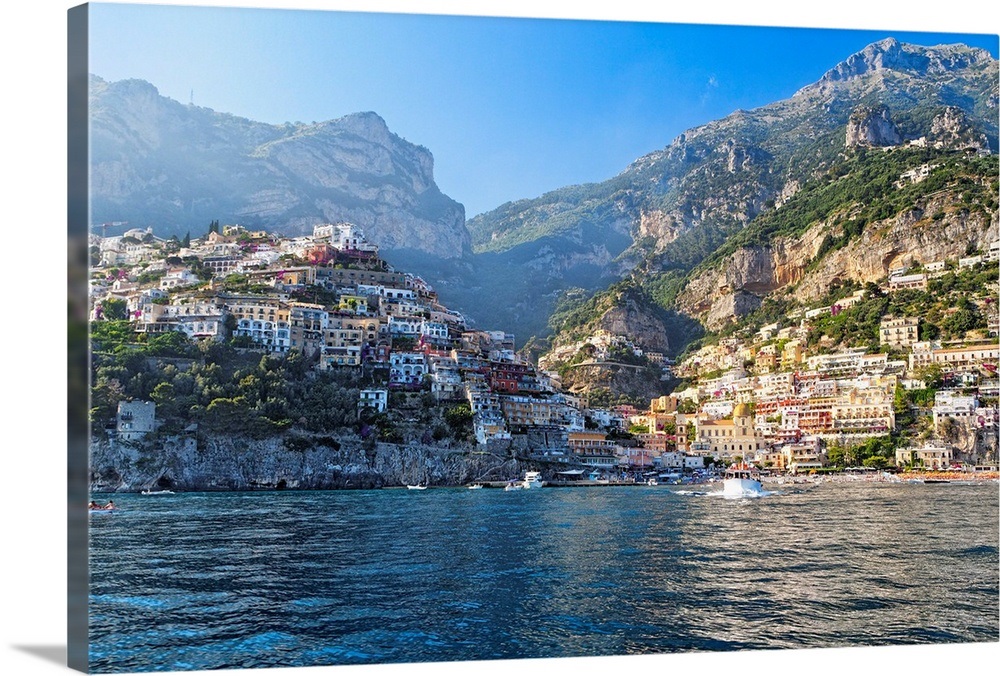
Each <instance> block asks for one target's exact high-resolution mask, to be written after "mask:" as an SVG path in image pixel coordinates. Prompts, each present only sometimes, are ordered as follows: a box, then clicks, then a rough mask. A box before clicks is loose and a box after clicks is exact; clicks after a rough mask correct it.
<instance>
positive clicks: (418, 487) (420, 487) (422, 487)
mask: <svg viewBox="0 0 1000 676" xmlns="http://www.w3.org/2000/svg"><path fill="white" fill-rule="evenodd" d="M406 487H407V488H408V489H410V490H411V491H425V490H427V486H425V485H424V484H417V485H415V486H411V485H410V484H407V485H406Z"/></svg>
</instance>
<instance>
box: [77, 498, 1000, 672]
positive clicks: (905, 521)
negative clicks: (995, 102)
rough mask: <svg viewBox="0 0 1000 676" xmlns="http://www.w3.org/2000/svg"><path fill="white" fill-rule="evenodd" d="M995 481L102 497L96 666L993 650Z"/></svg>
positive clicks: (96, 551)
mask: <svg viewBox="0 0 1000 676" xmlns="http://www.w3.org/2000/svg"><path fill="white" fill-rule="evenodd" d="M706 490H711V489H706ZM998 495H1000V492H998V485H997V484H996V483H991V484H983V485H973V484H954V483H953V484H943V485H942V484H936V485H932V484H926V485H924V484H872V483H860V484H819V485H815V486H814V485H794V486H782V487H779V490H778V492H777V493H775V494H773V495H769V496H767V497H763V498H757V499H744V500H726V499H722V498H719V497H717V496H713V495H705V494H703V493H701V492H699V491H690V490H680V487H666V486H658V487H645V486H642V487H616V486H612V487H595V488H559V489H556V488H543V489H539V490H528V491H524V490H522V491H514V492H505V491H502V490H496V489H483V490H477V491H470V490H468V489H464V488H447V489H443V488H442V489H437V488H432V489H428V490H425V491H407V490H405V489H398V490H397V489H384V490H373V491H329V492H318V491H317V492H295V491H281V492H267V493H264V492H256V493H177V494H174V495H148V496H144V495H139V494H116V495H113V496H107V495H96V496H94V497H95V498H96V499H98V500H100V501H104V500H107V499H108V498H109V497H113V498H114V501H115V503H116V505H118V507H119V509H118V510H116V511H115V512H113V513H108V514H92V515H91V516H90V542H91V557H90V566H91V589H90V641H91V649H90V659H91V669H92V671H94V672H103V673H112V672H131V671H180V670H195V669H220V668H236V667H239V668H252V667H279V666H310V665H336V664H372V663H396V662H428V661H455V660H486V659H505V658H528V657H565V656H597V655H628V654H644V653H671V652H679V651H730V650H745V649H778V648H819V647H835V646H856V645H895V644H917V643H960V642H983V641H997V639H998V633H1000V627H998V612H997V608H998V600H1000V591H998V588H1000V583H998V575H1000V573H998V570H1000V567H998V524H1000V516H998Z"/></svg>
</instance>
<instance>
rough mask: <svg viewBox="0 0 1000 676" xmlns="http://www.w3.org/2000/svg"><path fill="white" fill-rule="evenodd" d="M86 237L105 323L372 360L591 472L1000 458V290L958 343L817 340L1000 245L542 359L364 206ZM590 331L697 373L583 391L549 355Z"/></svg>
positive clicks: (994, 252)
mask: <svg viewBox="0 0 1000 676" xmlns="http://www.w3.org/2000/svg"><path fill="white" fill-rule="evenodd" d="M110 225H116V224H110ZM90 245H91V257H92V260H91V262H92V266H93V267H92V272H93V274H92V279H91V284H90V295H91V299H92V303H91V306H92V310H91V313H92V314H91V320H92V321H94V322H101V321H107V320H119V321H121V320H127V321H128V322H129V325H130V327H131V328H132V330H133V331H134V332H135V334H137V335H139V336H146V337H149V336H153V335H158V334H164V333H168V332H178V333H180V334H183V335H184V336H186V337H187V338H188V339H190V340H191V341H209V342H213V341H214V342H222V341H228V342H230V343H231V344H233V345H235V346H238V347H240V348H241V349H244V350H250V351H259V352H261V353H265V354H276V355H285V354H288V353H290V352H292V351H298V352H300V353H301V354H302V355H303V356H304V357H305V358H306V359H307V360H308V362H309V363H310V365H311V368H313V369H316V370H317V371H335V370H351V369H353V370H361V369H367V370H368V371H370V372H371V373H372V374H374V381H375V382H376V383H377V385H375V386H373V387H368V388H365V389H362V390H361V391H360V394H359V397H358V401H357V405H358V406H359V407H361V408H372V409H374V410H375V411H377V412H384V411H386V410H387V409H388V408H389V407H390V405H391V404H390V401H391V399H392V398H391V397H390V393H393V392H400V393H429V395H430V397H431V398H432V399H433V401H434V402H436V403H439V404H443V405H447V404H465V405H467V406H468V410H469V413H470V414H471V415H470V419H471V425H472V427H473V430H472V436H474V438H475V441H476V443H477V444H478V445H479V446H482V447H487V448H490V449H494V450H496V449H503V448H507V447H510V446H511V444H512V442H513V441H514V439H515V438H520V439H521V440H526V446H527V448H528V449H529V450H530V452H531V453H532V454H533V455H534V456H536V457H537V458H539V459H544V460H546V461H550V462H552V463H556V464H557V466H558V465H559V464H566V465H567V467H570V466H572V467H574V468H578V467H583V468H587V469H588V470H589V471H590V472H591V475H592V476H594V477H597V476H608V475H612V474H614V473H616V472H618V473H621V472H646V471H660V472H683V471H685V470H686V471H688V472H692V471H695V470H702V469H704V468H706V467H709V466H712V465H714V464H719V463H729V462H732V461H734V460H744V461H750V462H753V463H755V464H757V465H758V466H760V467H763V468H769V469H771V470H773V471H786V472H793V473H802V472H810V471H818V470H820V471H821V470H823V469H824V468H826V467H829V466H830V465H837V466H841V467H843V466H850V465H851V464H857V465H862V464H864V465H865V466H869V467H880V468H881V467H884V466H886V464H888V465H895V466H897V467H901V468H902V467H905V468H911V469H912V468H926V469H935V470H943V469H949V468H953V467H954V468H957V467H965V468H971V467H981V468H993V469H995V467H996V462H997V457H996V443H995V437H996V431H997V429H998V423H1000V420H998V408H997V396H998V381H997V363H998V359H1000V348H998V345H997V328H998V327H997V313H996V305H995V303H992V304H991V303H990V302H989V300H990V298H986V299H985V300H983V299H977V300H976V302H979V303H981V304H983V309H984V310H985V313H986V316H988V317H989V321H988V326H987V328H986V329H985V330H982V331H978V332H969V334H968V335H966V336H965V337H964V338H963V339H962V340H961V341H957V343H958V344H955V342H956V341H952V342H948V343H946V342H942V341H940V340H921V339H920V337H921V321H922V319H921V317H919V316H885V317H883V318H881V322H880V326H879V329H880V340H879V344H880V348H884V349H880V350H879V351H877V352H875V351H871V350H869V349H868V348H865V347H849V348H842V346H833V348H832V347H831V346H830V345H824V344H823V341H822V340H821V341H820V343H819V345H810V341H809V338H810V331H811V329H814V328H815V325H816V323H817V322H818V321H821V320H822V318H823V317H830V316H836V315H838V314H839V313H842V312H845V311H848V310H849V309H850V308H851V307H852V306H854V305H855V304H857V303H859V302H861V301H863V300H864V299H865V297H866V294H871V293H885V294H893V293H896V292H898V291H901V290H913V289H926V288H927V284H928V280H931V279H934V278H935V277H937V276H941V275H945V274H954V273H955V272H956V271H957V272H961V271H964V270H970V271H972V270H986V269H990V268H992V269H994V270H995V268H996V267H997V262H998V260H1000V242H994V243H993V244H992V245H991V246H990V247H989V249H988V250H987V251H985V252H981V253H977V254H974V255H970V256H968V257H965V258H962V259H960V260H957V261H932V262H928V263H926V264H924V265H922V266H908V267H907V268H900V269H895V270H892V271H890V274H889V276H888V277H887V279H886V280H885V283H884V284H882V285H881V286H880V287H879V288H878V289H872V288H861V289H856V290H854V291H853V292H851V293H848V294H846V295H845V296H844V297H842V298H839V299H837V300H836V301H835V302H834V303H832V304H830V305H825V306H821V307H810V308H807V309H802V308H799V309H796V310H795V311H792V312H789V313H788V314H787V315H786V316H784V317H783V318H782V319H781V320H780V321H778V322H772V323H769V324H767V325H764V326H762V327H760V328H759V329H758V330H757V331H756V332H755V333H754V334H753V335H750V336H737V335H734V336H731V337H726V338H723V339H721V340H719V341H718V342H716V343H713V344H709V345H705V346H703V347H702V348H700V349H698V350H697V351H695V352H693V353H691V354H688V355H686V356H685V357H684V358H683V359H681V360H680V361H679V362H677V363H673V362H671V361H670V360H669V359H667V358H666V356H665V355H663V354H662V353H651V352H648V351H643V350H641V349H640V348H639V347H637V346H635V345H634V344H633V343H632V341H630V340H629V338H628V337H627V336H617V335H611V334H608V333H606V332H600V333H598V334H595V335H594V336H591V337H589V338H587V339H585V340H583V341H581V344H579V345H574V346H571V347H570V348H565V349H564V350H563V352H562V353H560V352H555V353H553V354H550V355H548V356H547V357H546V358H544V359H542V360H541V361H540V362H539V363H540V366H538V367H536V366H535V365H534V364H533V363H531V362H530V361H529V360H528V359H526V358H525V357H523V356H521V355H519V354H518V353H517V351H516V350H515V342H514V336H513V335H511V334H509V333H505V332H503V331H499V330H483V329H478V328H475V327H473V326H470V324H469V322H467V321H466V319H465V318H464V317H463V315H462V314H461V313H460V312H457V311H454V310H451V309H449V308H447V307H446V306H445V305H443V304H442V303H441V302H440V300H439V299H438V296H437V293H436V292H435V291H434V289H433V288H432V287H431V286H430V285H429V284H427V283H426V282H425V281H424V280H423V279H421V278H420V277H419V276H416V275H413V274H410V273H406V272H399V271H396V270H394V269H393V268H392V266H390V265H389V264H388V263H387V262H386V261H384V260H383V259H382V258H380V256H379V252H378V247H377V246H376V245H374V244H372V243H371V242H369V241H368V240H367V239H366V238H365V236H364V233H363V231H362V230H361V228H359V227H358V226H356V225H353V224H350V223H336V224H323V225H317V226H315V227H314V229H313V233H312V234H311V235H307V236H300V237H280V236H276V235H273V234H270V233H268V232H263V231H251V230H248V229H246V228H243V227H241V226H239V225H224V226H220V225H219V224H218V223H217V222H213V223H212V225H211V227H210V231H209V232H208V234H207V235H205V236H204V237H201V238H199V239H195V240H191V239H190V237H188V236H186V237H185V238H183V240H181V239H178V238H177V237H174V238H171V239H169V240H167V239H162V238H158V237H156V236H155V235H154V234H153V232H152V229H151V228H149V229H131V230H128V231H126V232H125V233H124V234H122V235H119V236H107V235H106V230H105V231H104V232H102V233H101V234H100V235H98V234H96V233H95V234H93V235H92V236H91V241H90ZM993 280H994V281H993V282H992V289H987V291H989V294H988V295H989V296H990V297H991V298H992V297H995V296H996V295H997V288H996V281H995V280H996V277H995V275H994V277H993ZM828 342H829V341H828ZM584 344H585V345H586V346H587V348H588V350H587V354H588V355H589V357H590V360H591V362H600V363H605V362H609V361H610V362H615V361H616V360H619V361H621V358H622V355H627V356H628V355H630V356H631V357H632V358H634V359H632V361H635V360H636V359H638V360H640V361H641V362H642V363H645V364H652V365H654V366H655V367H656V368H658V369H660V372H661V373H662V376H661V377H662V379H663V380H664V381H669V382H680V383H681V385H680V386H679V387H678V388H677V389H675V390H674V391H673V393H671V394H669V395H665V396H661V397H659V398H656V399H653V400H652V401H650V403H649V406H648V408H646V409H645V410H641V409H640V407H636V406H634V405H619V406H610V407H606V408H598V407H591V406H589V405H588V404H589V402H588V397H587V393H586V392H581V393H578V394H571V393H569V392H565V391H563V388H562V387H561V383H560V377H559V375H558V373H557V372H556V371H555V370H554V369H553V370H548V366H549V364H551V363H554V362H555V361H558V360H559V358H560V357H566V356H567V355H569V354H573V353H576V352H579V351H580V349H581V348H582V347H583V346H584ZM834 348H836V349H834ZM625 361H626V362H627V361H629V360H625ZM623 366H627V363H624V364H623ZM901 417H906V418H907V421H908V422H907V424H908V426H909V429H919V430H920V432H919V434H918V435H916V436H915V437H913V435H910V436H911V438H909V439H908V440H906V442H905V443H894V447H893V448H892V449H891V454H892V455H891V457H889V453H890V451H887V450H886V449H885V448H883V447H879V448H878V449H877V452H873V451H872V440H876V441H878V440H886V439H890V438H893V439H894V440H895V438H896V437H897V436H898V435H895V433H896V432H898V430H899V428H900V423H901V420H900V418H901ZM155 426H156V411H155V404H153V402H147V401H122V402H121V403H120V404H119V407H118V417H117V432H118V434H119V435H120V438H123V439H134V438H141V436H142V435H143V434H145V433H146V432H148V431H152V430H153V429H154V428H155ZM990 437H992V439H993V441H992V442H991V441H990ZM866 444H867V446H866ZM859 447H861V448H865V449H867V450H866V451H864V452H859V451H857V450H856V449H858V448H859ZM886 461H888V462H886ZM575 471H579V470H575Z"/></svg>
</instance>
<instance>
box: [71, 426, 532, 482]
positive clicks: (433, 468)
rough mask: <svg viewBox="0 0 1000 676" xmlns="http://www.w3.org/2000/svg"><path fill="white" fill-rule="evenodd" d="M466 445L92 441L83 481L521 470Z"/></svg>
mask: <svg viewBox="0 0 1000 676" xmlns="http://www.w3.org/2000/svg"><path fill="white" fill-rule="evenodd" d="M289 446H292V447H291V448H289ZM470 450H472V449H470V448H468V447H464V446H456V447H447V446H433V445H424V444H416V443H410V444H405V445H404V444H383V443H377V444H369V445H365V444H363V443H362V441H361V440H360V439H358V438H356V437H353V438H352V437H338V438H336V439H331V438H329V437H324V438H323V439H322V440H318V441H316V442H315V443H313V444H310V445H308V446H307V447H305V448H301V449H300V448H297V447H295V445H294V444H287V443H286V441H285V438H282V437H276V438H272V439H266V440H254V439H250V438H241V437H238V436H234V437H213V438H208V439H204V440H202V443H200V444H199V443H197V442H196V441H195V439H194V438H191V437H187V438H180V439H173V440H168V441H166V442H163V443H162V444H159V445H158V446H157V447H156V448H152V447H149V446H145V445H143V444H136V445H131V444H126V443H122V442H115V441H109V440H103V441H96V440H95V441H94V442H93V443H92V444H91V461H90V466H91V478H90V485H91V490H92V491H95V492H114V491H138V490H144V489H147V488H150V487H154V488H169V489H172V490H183V491H203V490H208V491H211V490H253V489H259V488H290V489H335V488H381V487H384V486H401V485H404V484H416V483H420V482H426V483H429V484H431V485H462V484H464V483H467V482H472V481H476V480H504V479H508V478H511V477H518V476H521V474H523V472H524V466H523V465H522V463H521V462H519V461H518V460H516V459H513V458H512V457H511V456H510V454H509V453H508V452H507V449H496V452H495V453H489V452H487V453H474V454H473V453H470V452H469V451H470ZM476 450H481V449H476Z"/></svg>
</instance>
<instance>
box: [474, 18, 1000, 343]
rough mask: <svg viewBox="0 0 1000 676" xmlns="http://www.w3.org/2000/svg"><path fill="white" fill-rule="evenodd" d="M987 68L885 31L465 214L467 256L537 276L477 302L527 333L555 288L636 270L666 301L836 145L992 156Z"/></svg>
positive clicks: (978, 57)
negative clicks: (618, 153)
mask: <svg viewBox="0 0 1000 676" xmlns="http://www.w3.org/2000/svg"><path fill="white" fill-rule="evenodd" d="M997 72H998V70H997V61H996V59H994V58H993V57H992V56H991V55H990V54H989V53H988V52H987V51H985V50H980V49H972V48H969V47H967V46H964V45H939V46H935V47H922V46H917V45H910V44H903V43H900V42H899V41H897V40H895V39H893V38H887V39H885V40H882V41H880V42H877V43H874V44H872V45H869V46H868V47H866V48H865V49H863V50H862V51H860V52H858V53H857V54H854V55H852V56H850V57H848V58H847V59H846V60H845V61H844V62H842V63H840V64H838V65H836V66H834V67H833V68H832V69H830V70H829V71H827V72H826V73H825V74H823V75H822V76H821V77H820V79H819V80H818V81H817V82H815V83H814V84H812V85H808V86H806V87H804V88H802V89H801V90H799V91H798V92H796V93H795V94H794V95H793V96H791V97H790V98H788V99H785V100H782V101H777V102H775V103H772V104H768V105H765V106H762V107H760V108H757V109H754V110H749V111H747V110H737V111H735V112H733V113H732V114H731V115H729V116H727V117H725V118H723V119H720V120H716V121H713V122H710V123H708V124H705V125H702V126H700V127H697V128H695V129H691V130H689V131H686V132H684V133H683V134H681V135H679V136H678V137H677V138H676V139H675V140H674V141H673V142H672V143H671V144H670V145H669V146H668V147H666V148H664V149H662V150H658V151H656V152H652V153H649V154H647V155H645V156H643V157H641V158H639V159H637V160H635V161H634V162H633V163H632V164H631V165H630V166H628V167H627V168H626V169H625V170H624V171H623V172H622V173H620V174H619V175H618V176H615V177H613V178H611V179H609V180H607V181H604V182H601V183H594V184H587V185H579V186H569V187H566V188H562V189H559V190H555V191H552V192H549V193H546V194H544V195H542V196H540V197H537V198H534V199H525V200H519V201H516V202H511V203H508V204H505V205H502V206H501V207H499V208H498V209H496V210H494V211H492V212H489V213H486V214H482V215H479V216H476V217H475V218H473V219H471V220H470V221H469V223H468V227H469V230H470V232H471V235H472V243H473V247H474V250H475V251H476V252H477V253H478V254H480V255H483V256H486V255H489V256H493V257H495V258H496V260H497V265H498V266H500V265H502V262H503V261H510V262H511V263H512V264H513V263H515V262H517V263H518V264H520V265H523V266H527V267H528V268H529V269H530V268H532V267H533V266H537V267H539V268H541V269H543V270H544V271H545V273H546V275H545V276H544V278H542V279H538V280H536V283H535V284H533V286H532V288H530V289H525V288H524V287H523V286H521V287H518V288H516V289H511V293H510V294H507V293H505V289H503V288H497V289H494V290H493V292H494V295H492V296H491V300H492V302H493V303H495V304H496V305H498V306H499V307H500V308H501V310H500V314H501V316H503V318H504V319H505V320H506V321H508V322H510V325H513V326H518V328H517V329H516V330H519V331H522V332H524V331H528V332H530V333H536V334H539V335H541V334H542V333H545V332H546V331H547V328H546V327H545V325H544V324H540V323H539V320H538V318H539V317H541V316H543V315H546V314H551V310H552V309H554V308H555V305H556V303H557V302H558V299H559V294H558V289H560V288H566V287H568V286H583V287H584V288H585V289H587V290H589V291H592V292H593V291H597V290H599V289H601V288H604V287H605V286H607V284H608V283H609V281H610V282H613V281H614V280H617V279H622V278H625V277H627V276H629V275H637V276H639V277H641V278H642V279H644V280H646V281H645V284H646V285H647V286H659V287H661V288H662V287H670V293H669V294H668V295H669V296H671V297H672V296H673V295H675V294H676V292H677V288H676V287H677V285H678V284H680V280H681V279H682V278H683V277H684V276H685V275H686V274H687V272H688V271H689V270H691V269H692V268H693V267H694V266H696V265H697V264H698V263H700V262H701V261H702V260H704V259H705V258H707V257H708V256H710V255H711V254H712V253H713V252H714V251H715V250H716V249H717V248H718V247H720V246H722V245H723V244H724V242H726V240H727V239H728V238H729V237H731V236H732V235H735V234H737V233H739V232H741V231H743V230H744V228H746V227H747V226H748V225H749V224H750V223H752V222H753V221H754V220H755V219H757V218H758V217H760V216H761V215H762V214H765V213H767V212H770V211H773V210H775V209H776V208H778V207H779V206H780V205H782V204H783V203H785V202H787V201H788V200H789V199H791V198H792V196H794V195H795V194H796V192H797V191H798V190H799V189H800V188H801V186H802V185H803V184H804V183H806V182H807V181H809V180H812V179H814V178H815V177H817V176H820V175H822V174H823V173H824V172H826V171H827V170H828V169H829V168H830V167H831V166H832V165H833V164H834V163H836V162H838V161H839V158H840V157H841V156H842V155H843V154H844V153H845V152H846V151H847V150H849V149H850V148H864V147H871V146H887V145H893V144H898V143H906V142H908V141H910V140H915V139H920V138H921V137H923V138H924V139H925V141H926V142H927V143H928V144H930V145H932V146H933V145H934V144H935V143H936V142H940V143H941V144H942V145H945V146H947V147H960V148H966V147H968V148H973V149H982V150H989V151H992V152H994V153H995V152H996V151H997V132H998V129H997V110H998V108H997V97H998V84H997V82H998V80H997ZM581 279H583V280H584V283H583V284H580V283H579V281H580V280H581ZM515 291H516V292H517V294H518V295H515V294H514V292H515ZM525 293H527V295H524V294H525ZM667 305H668V306H669V305H670V301H669V300H668V301H667ZM518 306H521V307H528V308H533V309H534V310H535V315H534V316H533V317H531V318H530V319H531V322H530V323H527V324H525V323H524V322H523V321H522V320H523V319H525V318H526V317H525V315H524V313H522V314H521V316H518V315H517V314H515V313H512V312H510V311H508V310H504V309H503V308H512V307H518ZM519 322H520V326H519V325H518V323H519ZM555 340H556V342H558V340H559V337H558V336H555ZM677 347H679V346H677Z"/></svg>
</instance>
